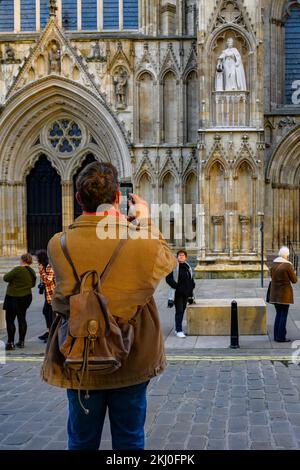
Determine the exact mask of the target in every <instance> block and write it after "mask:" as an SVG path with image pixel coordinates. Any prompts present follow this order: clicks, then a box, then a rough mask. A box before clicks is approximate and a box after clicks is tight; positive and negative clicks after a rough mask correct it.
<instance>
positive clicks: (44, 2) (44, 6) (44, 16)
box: [40, 0, 49, 28]
mask: <svg viewBox="0 0 300 470" xmlns="http://www.w3.org/2000/svg"><path fill="white" fill-rule="evenodd" d="M48 17H49V0H40V22H41V28H45V26H46V23H47V20H48Z"/></svg>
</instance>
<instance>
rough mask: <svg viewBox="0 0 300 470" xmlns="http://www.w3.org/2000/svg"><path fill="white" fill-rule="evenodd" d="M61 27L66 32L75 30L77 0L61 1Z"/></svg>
mask: <svg viewBox="0 0 300 470" xmlns="http://www.w3.org/2000/svg"><path fill="white" fill-rule="evenodd" d="M62 25H63V27H64V28H65V29H66V30H68V31H70V30H76V29H77V0H63V2H62Z"/></svg>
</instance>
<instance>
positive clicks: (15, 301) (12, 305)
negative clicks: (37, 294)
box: [4, 294, 32, 343]
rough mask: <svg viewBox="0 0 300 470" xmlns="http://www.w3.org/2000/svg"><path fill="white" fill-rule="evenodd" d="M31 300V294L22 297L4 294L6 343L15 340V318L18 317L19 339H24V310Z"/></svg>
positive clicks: (25, 323) (25, 324) (25, 325)
mask: <svg viewBox="0 0 300 470" xmlns="http://www.w3.org/2000/svg"><path fill="white" fill-rule="evenodd" d="M31 302H32V295H31V294H30V295H26V296H24V297H10V296H8V295H7V296H6V297H5V301H4V307H5V317H6V329H7V336H8V343H13V342H14V340H15V333H16V326H15V319H16V317H17V319H18V325H19V341H24V340H25V335H26V332H27V322H26V311H27V309H28V308H29V306H30V304H31Z"/></svg>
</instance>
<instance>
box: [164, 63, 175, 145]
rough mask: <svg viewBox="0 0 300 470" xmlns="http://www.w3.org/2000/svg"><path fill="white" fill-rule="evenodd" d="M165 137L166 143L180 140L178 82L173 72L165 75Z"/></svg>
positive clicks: (167, 72)
mask: <svg viewBox="0 0 300 470" xmlns="http://www.w3.org/2000/svg"><path fill="white" fill-rule="evenodd" d="M163 135H164V139H163V140H164V142H166V143H176V142H177V140H178V82H177V79H176V75H175V72H174V71H172V70H168V71H166V73H165V74H164V75H163Z"/></svg>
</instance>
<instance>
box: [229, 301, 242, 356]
mask: <svg viewBox="0 0 300 470" xmlns="http://www.w3.org/2000/svg"><path fill="white" fill-rule="evenodd" d="M230 347H231V348H232V349H237V348H239V347H240V345H239V323H238V308H237V302H236V301H235V300H233V301H232V302H231V334H230Z"/></svg>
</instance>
